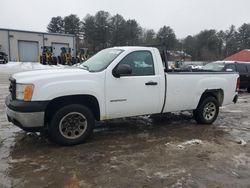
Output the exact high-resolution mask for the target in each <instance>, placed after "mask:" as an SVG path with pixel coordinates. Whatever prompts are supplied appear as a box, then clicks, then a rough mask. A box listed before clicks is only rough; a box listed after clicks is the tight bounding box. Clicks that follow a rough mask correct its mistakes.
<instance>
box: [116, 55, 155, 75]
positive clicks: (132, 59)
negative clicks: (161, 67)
mask: <svg viewBox="0 0 250 188" xmlns="http://www.w3.org/2000/svg"><path fill="white" fill-rule="evenodd" d="M119 64H127V65H129V66H130V67H131V68H132V74H131V76H147V75H154V74H155V71H154V61H153V57H152V54H151V52H149V51H136V52H132V53H130V54H128V55H127V56H126V57H124V58H123V59H122V60H121V61H120V63H119Z"/></svg>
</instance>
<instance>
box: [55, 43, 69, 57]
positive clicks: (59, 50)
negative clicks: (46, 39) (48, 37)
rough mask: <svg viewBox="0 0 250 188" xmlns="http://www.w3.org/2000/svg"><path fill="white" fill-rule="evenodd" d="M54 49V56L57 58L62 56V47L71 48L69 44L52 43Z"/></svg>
mask: <svg viewBox="0 0 250 188" xmlns="http://www.w3.org/2000/svg"><path fill="white" fill-rule="evenodd" d="M52 47H53V48H54V49H53V50H54V55H55V56H56V57H57V56H60V54H61V48H62V47H66V48H68V47H69V44H67V43H52Z"/></svg>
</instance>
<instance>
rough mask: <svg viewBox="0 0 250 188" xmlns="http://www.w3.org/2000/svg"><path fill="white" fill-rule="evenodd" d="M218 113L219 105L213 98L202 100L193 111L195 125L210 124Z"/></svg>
mask: <svg viewBox="0 0 250 188" xmlns="http://www.w3.org/2000/svg"><path fill="white" fill-rule="evenodd" d="M218 113H219V103H218V101H217V99H216V98H214V97H210V96H208V97H206V98H204V99H203V100H202V101H201V102H200V103H199V105H198V107H197V109H196V110H194V112H193V115H194V119H195V120H196V121H197V123H200V124H212V123H213V122H214V121H215V120H216V118H217V116H218Z"/></svg>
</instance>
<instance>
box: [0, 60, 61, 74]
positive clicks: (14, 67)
mask: <svg viewBox="0 0 250 188" xmlns="http://www.w3.org/2000/svg"><path fill="white" fill-rule="evenodd" d="M59 67H65V66H64V65H42V64H40V63H33V62H8V63H7V64H0V71H2V70H3V71H12V72H20V71H27V70H38V69H51V68H59Z"/></svg>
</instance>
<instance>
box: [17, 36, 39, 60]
mask: <svg viewBox="0 0 250 188" xmlns="http://www.w3.org/2000/svg"><path fill="white" fill-rule="evenodd" d="M18 55H19V60H20V61H22V62H37V61H38V56H39V54H38V42H33V41H18Z"/></svg>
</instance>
